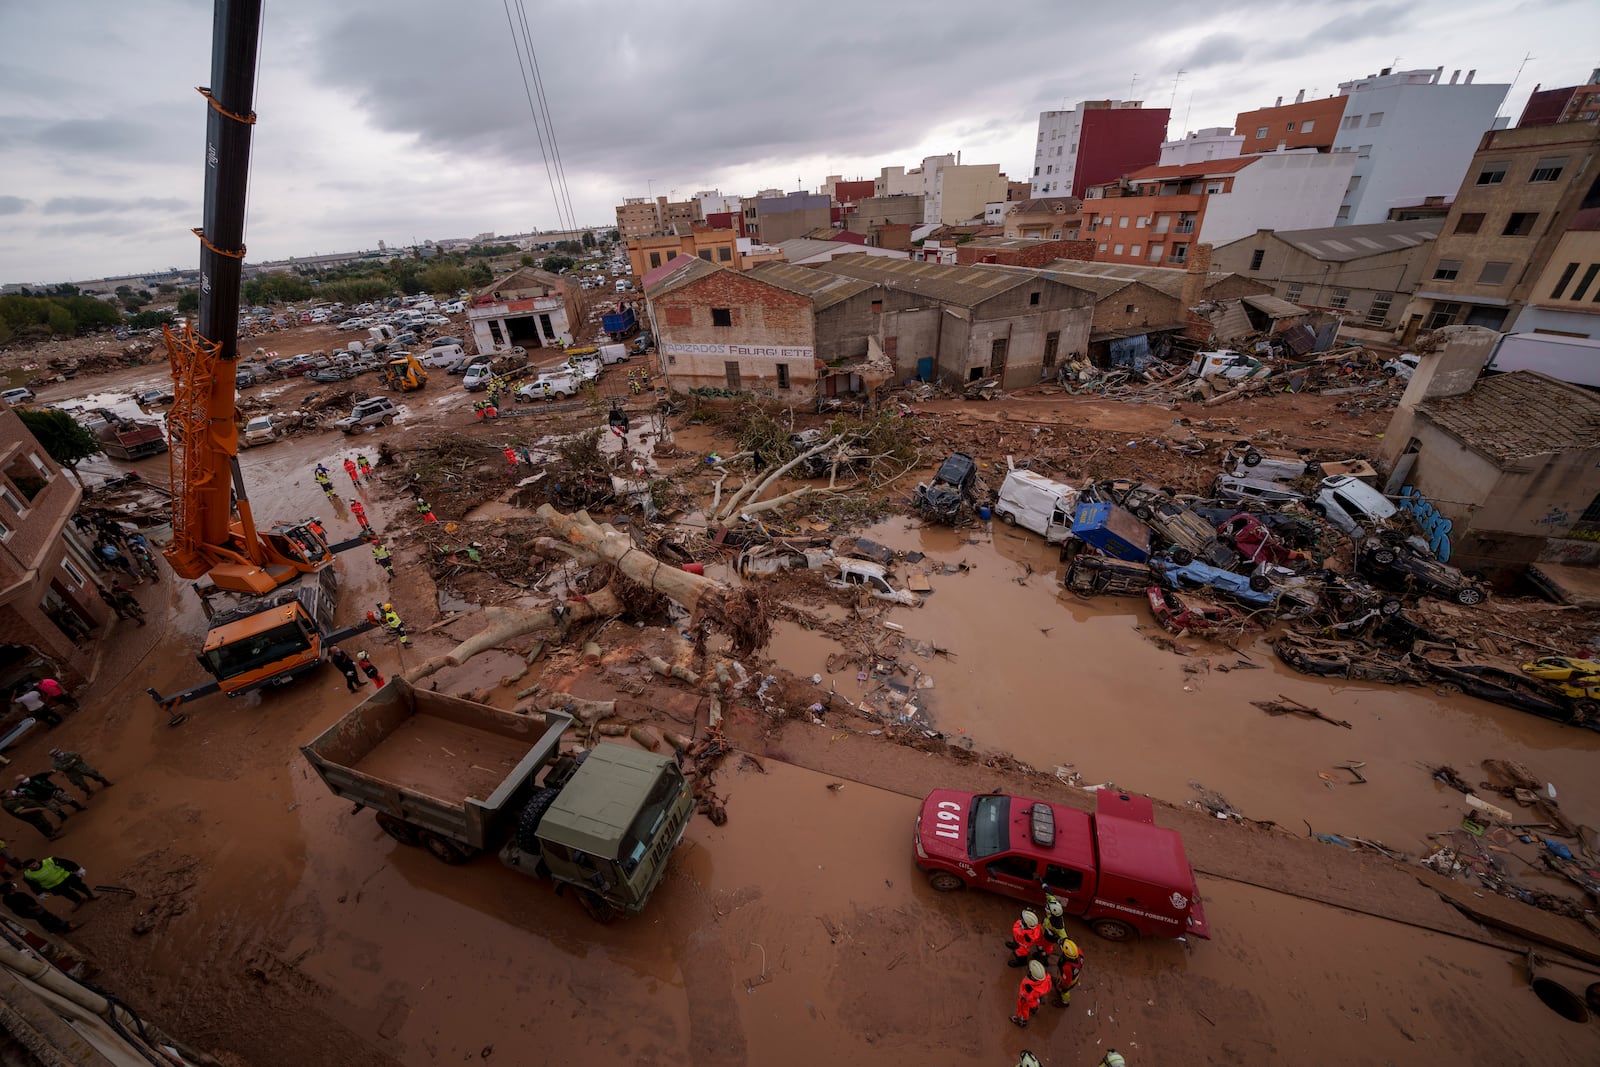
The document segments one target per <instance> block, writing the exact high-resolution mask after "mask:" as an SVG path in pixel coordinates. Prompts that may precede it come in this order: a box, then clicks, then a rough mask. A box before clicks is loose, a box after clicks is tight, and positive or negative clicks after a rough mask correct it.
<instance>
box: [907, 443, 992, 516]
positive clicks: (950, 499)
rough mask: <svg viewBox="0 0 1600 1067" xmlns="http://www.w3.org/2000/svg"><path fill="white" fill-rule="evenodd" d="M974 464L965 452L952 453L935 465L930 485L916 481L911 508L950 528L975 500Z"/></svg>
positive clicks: (975, 469)
mask: <svg viewBox="0 0 1600 1067" xmlns="http://www.w3.org/2000/svg"><path fill="white" fill-rule="evenodd" d="M977 485H978V463H977V461H976V460H974V459H973V458H972V457H971V456H970V455H968V454H967V453H965V452H952V453H950V455H949V456H948V457H947V458H946V459H945V461H944V462H943V463H941V464H939V469H938V471H937V472H935V473H934V476H933V484H931V485H929V484H926V483H921V482H919V483H918V484H917V488H916V490H915V491H913V492H912V494H911V506H912V507H914V508H916V510H917V511H918V512H920V513H921V515H922V517H923V518H925V519H927V520H928V521H930V522H938V523H943V524H945V525H947V526H951V525H954V524H955V523H956V522H957V521H958V520H959V519H960V518H961V509H962V507H964V506H965V505H967V504H971V503H972V502H973V501H974V500H975V499H976V493H977Z"/></svg>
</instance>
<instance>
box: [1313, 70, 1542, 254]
mask: <svg viewBox="0 0 1600 1067" xmlns="http://www.w3.org/2000/svg"><path fill="white" fill-rule="evenodd" d="M1460 73H1461V72H1460V71H1456V72H1455V74H1454V75H1452V76H1451V78H1450V81H1449V82H1447V83H1443V84H1441V82H1440V80H1439V79H1440V77H1441V76H1442V75H1443V74H1444V68H1443V67H1439V68H1437V69H1434V70H1403V71H1399V72H1391V71H1389V70H1387V69H1386V70H1384V71H1383V72H1382V73H1380V74H1375V75H1371V76H1368V77H1366V78H1359V79H1356V80H1354V81H1348V82H1341V83H1340V84H1339V95H1340V96H1343V97H1347V98H1348V99H1347V101H1346V102H1345V106H1344V118H1343V119H1342V120H1341V121H1340V123H1339V132H1338V133H1337V135H1335V137H1334V141H1333V151H1334V152H1335V153H1348V154H1353V155H1354V156H1355V157H1356V165H1355V171H1354V172H1353V173H1352V174H1351V175H1350V185H1349V188H1348V189H1346V190H1345V196H1344V200H1343V203H1342V204H1341V205H1340V207H1339V214H1338V219H1337V221H1336V223H1335V224H1336V225H1360V224H1365V223H1371V222H1384V221H1386V220H1387V219H1388V217H1389V209H1390V208H1396V207H1405V206H1408V205H1411V204H1420V203H1422V201H1423V199H1424V198H1426V197H1429V196H1443V197H1453V196H1455V193H1456V189H1457V188H1459V187H1460V185H1461V179H1462V177H1463V176H1464V175H1465V174H1466V172H1467V166H1468V164H1470V163H1471V162H1472V156H1473V153H1474V152H1476V151H1477V150H1478V142H1479V139H1480V138H1482V136H1483V135H1484V133H1485V132H1487V131H1489V130H1491V129H1499V128H1501V127H1503V126H1504V125H1505V121H1506V120H1504V119H1496V118H1495V112H1496V111H1498V110H1499V108H1500V104H1501V102H1502V101H1504V100H1505V96H1506V92H1507V90H1509V89H1510V88H1511V87H1510V86H1509V85H1504V84H1492V85H1485V84H1475V83H1474V82H1473V77H1474V75H1476V74H1477V71H1471V70H1469V71H1468V72H1467V76H1466V78H1465V79H1464V80H1458V79H1459V75H1460Z"/></svg>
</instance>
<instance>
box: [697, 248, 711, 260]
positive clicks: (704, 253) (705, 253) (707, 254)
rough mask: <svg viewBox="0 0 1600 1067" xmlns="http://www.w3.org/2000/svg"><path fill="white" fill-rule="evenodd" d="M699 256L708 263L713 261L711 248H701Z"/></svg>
mask: <svg viewBox="0 0 1600 1067" xmlns="http://www.w3.org/2000/svg"><path fill="white" fill-rule="evenodd" d="M699 256H700V258H701V259H703V260H705V261H706V262H707V263H710V262H711V249H709V248H702V249H701V250H700V252H699Z"/></svg>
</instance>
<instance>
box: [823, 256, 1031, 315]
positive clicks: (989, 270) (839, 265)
mask: <svg viewBox="0 0 1600 1067" xmlns="http://www.w3.org/2000/svg"><path fill="white" fill-rule="evenodd" d="M816 269H817V270H819V271H828V272H830V273H833V274H843V275H847V276H849V277H852V278H861V279H863V280H865V281H871V282H877V283H878V284H880V285H885V286H889V287H890V288H893V289H897V290H900V291H901V292H911V293H919V294H922V295H925V296H929V297H932V298H933V299H935V300H939V301H941V302H944V303H948V304H959V305H961V306H963V307H974V306H976V305H978V304H981V303H983V302H984V301H985V300H989V299H992V298H993V297H996V296H999V295H1000V294H1002V293H1006V292H1009V291H1011V290H1012V289H1015V288H1017V287H1018V286H1021V285H1035V284H1037V281H1038V278H1037V272H1030V271H1009V270H995V269H994V268H993V267H982V266H954V265H949V264H944V263H927V262H923V261H920V260H911V259H886V258H884V257H881V256H867V255H849V256H839V257H838V258H836V259H833V260H831V261H829V262H827V263H822V264H819V265H818V266H817V268H816ZM1052 280H1056V279H1052Z"/></svg>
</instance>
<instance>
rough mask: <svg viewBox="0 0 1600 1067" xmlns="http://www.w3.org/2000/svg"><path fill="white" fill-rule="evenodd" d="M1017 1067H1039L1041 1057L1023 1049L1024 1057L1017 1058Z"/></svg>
mask: <svg viewBox="0 0 1600 1067" xmlns="http://www.w3.org/2000/svg"><path fill="white" fill-rule="evenodd" d="M1017 1067H1039V1057H1037V1056H1035V1055H1034V1054H1033V1052H1032V1050H1030V1049H1023V1050H1022V1055H1021V1056H1018V1057H1017Z"/></svg>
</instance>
